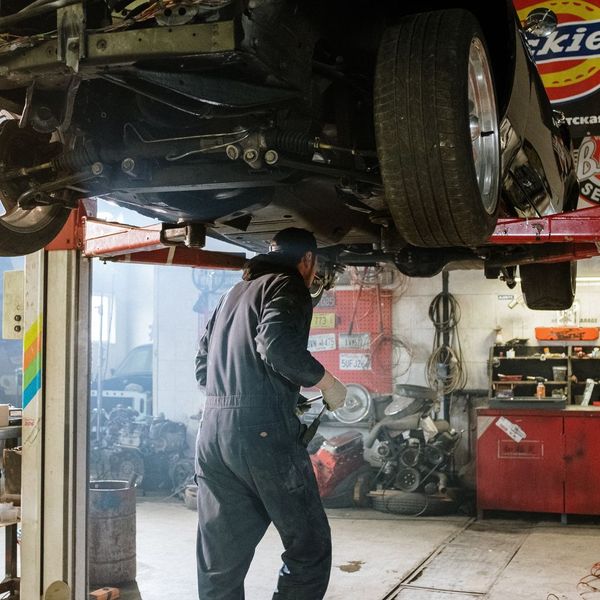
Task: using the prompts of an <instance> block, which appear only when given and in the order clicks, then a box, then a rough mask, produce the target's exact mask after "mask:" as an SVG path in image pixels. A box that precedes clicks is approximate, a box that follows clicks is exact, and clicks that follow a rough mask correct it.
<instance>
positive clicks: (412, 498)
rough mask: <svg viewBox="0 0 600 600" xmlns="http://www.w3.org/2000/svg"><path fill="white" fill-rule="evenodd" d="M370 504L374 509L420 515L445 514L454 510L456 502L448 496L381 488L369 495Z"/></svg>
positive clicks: (398, 513) (456, 506) (456, 505)
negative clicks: (379, 490)
mask: <svg viewBox="0 0 600 600" xmlns="http://www.w3.org/2000/svg"><path fill="white" fill-rule="evenodd" d="M371 504H372V506H373V508H374V509H375V510H379V511H381V512H388V513H394V514H397V515H409V516H413V517H420V516H426V515H447V514H450V513H453V512H456V510H457V508H458V503H457V502H456V501H455V500H453V499H451V498H449V497H448V496H442V495H434V496H430V495H428V494H422V493H420V492H402V491H400V490H382V491H381V492H375V493H374V494H372V495H371Z"/></svg>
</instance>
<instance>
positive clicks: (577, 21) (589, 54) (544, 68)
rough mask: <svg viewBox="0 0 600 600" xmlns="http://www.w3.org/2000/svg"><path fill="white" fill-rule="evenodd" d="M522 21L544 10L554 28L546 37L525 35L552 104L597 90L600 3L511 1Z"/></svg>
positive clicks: (599, 78) (581, 0) (590, 0)
mask: <svg viewBox="0 0 600 600" xmlns="http://www.w3.org/2000/svg"><path fill="white" fill-rule="evenodd" d="M514 4H515V8H516V9H517V13H518V15H519V19H521V21H524V20H525V19H526V18H527V15H528V14H529V13H530V12H531V11H532V10H533V9H534V8H548V9H550V10H552V11H554V13H556V16H557V17H558V27H557V29H556V30H555V31H553V32H552V33H551V34H550V36H548V37H546V38H540V37H535V36H533V35H529V34H527V41H528V43H529V47H530V49H531V53H532V56H533V59H534V60H535V63H536V65H537V68H538V71H539V73H540V75H541V77H542V81H543V82H544V86H545V88H546V91H547V93H548V97H549V98H550V101H551V102H553V103H558V102H568V101H570V100H577V99H580V98H583V97H585V96H588V95H589V94H592V93H593V92H595V91H596V90H598V89H600V0H549V1H547V2H543V1H542V2H540V1H539V0H514Z"/></svg>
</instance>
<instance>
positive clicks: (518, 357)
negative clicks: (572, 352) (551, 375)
mask: <svg viewBox="0 0 600 600" xmlns="http://www.w3.org/2000/svg"><path fill="white" fill-rule="evenodd" d="M542 356H543V355H542ZM495 358H497V359H498V360H539V361H540V362H546V361H547V360H568V359H569V357H568V356H549V357H544V358H542V357H540V356H510V357H509V356H494V357H492V360H493V359H495Z"/></svg>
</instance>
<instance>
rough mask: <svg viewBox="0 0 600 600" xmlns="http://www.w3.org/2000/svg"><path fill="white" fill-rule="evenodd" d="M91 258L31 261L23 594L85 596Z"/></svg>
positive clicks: (63, 253)
mask: <svg viewBox="0 0 600 600" xmlns="http://www.w3.org/2000/svg"><path fill="white" fill-rule="evenodd" d="M89 292H90V268H89V261H88V260H86V259H84V258H83V257H82V255H81V252H79V251H78V250H74V249H72V250H60V251H53V252H45V251H40V252H37V253H35V254H31V255H28V256H27V257H26V258H25V313H24V338H23V353H24V364H23V372H24V376H23V433H22V435H23V458H22V460H23V466H22V468H23V476H22V487H23V490H24V494H23V501H22V540H21V557H22V558H21V564H22V577H21V597H23V598H31V599H34V598H40V597H41V598H47V597H50V596H48V595H47V594H49V593H50V591H51V590H52V593H54V594H56V593H58V594H62V595H55V596H53V597H55V598H63V597H64V598H65V599H70V598H85V597H86V596H87V584H86V558H87V548H86V512H87V511H86V506H87V452H86V450H85V449H86V448H87V429H88V427H87V414H88V410H87V404H88V394H87V380H88V373H89V368H88V341H87V337H88V331H89V298H90V293H89Z"/></svg>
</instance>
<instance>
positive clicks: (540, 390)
mask: <svg viewBox="0 0 600 600" xmlns="http://www.w3.org/2000/svg"><path fill="white" fill-rule="evenodd" d="M535 395H536V398H544V397H545V396H546V386H545V385H544V382H543V381H538V384H537V388H536V389H535Z"/></svg>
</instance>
